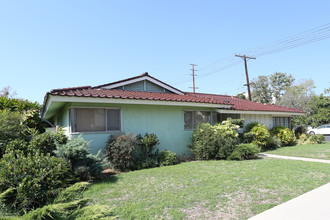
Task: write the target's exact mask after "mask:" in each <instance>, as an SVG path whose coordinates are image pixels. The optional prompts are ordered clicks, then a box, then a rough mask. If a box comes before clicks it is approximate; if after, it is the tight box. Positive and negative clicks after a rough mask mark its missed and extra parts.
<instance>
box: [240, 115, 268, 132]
mask: <svg viewBox="0 0 330 220" xmlns="http://www.w3.org/2000/svg"><path fill="white" fill-rule="evenodd" d="M241 118H243V119H244V126H245V125H247V124H249V123H251V122H254V121H257V122H259V123H261V124H264V125H265V126H266V127H268V128H269V129H270V128H272V127H273V116H272V115H257V114H241Z"/></svg>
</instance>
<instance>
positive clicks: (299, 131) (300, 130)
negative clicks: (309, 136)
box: [294, 126, 307, 138]
mask: <svg viewBox="0 0 330 220" xmlns="http://www.w3.org/2000/svg"><path fill="white" fill-rule="evenodd" d="M306 132H307V127H306V126H299V127H297V128H295V129H294V133H295V135H296V138H298V137H300V135H302V134H306Z"/></svg>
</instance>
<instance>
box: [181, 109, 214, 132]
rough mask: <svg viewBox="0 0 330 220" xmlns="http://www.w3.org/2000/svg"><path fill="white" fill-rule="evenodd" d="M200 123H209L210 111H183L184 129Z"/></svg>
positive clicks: (189, 128) (193, 127) (190, 128)
mask: <svg viewBox="0 0 330 220" xmlns="http://www.w3.org/2000/svg"><path fill="white" fill-rule="evenodd" d="M202 123H211V112H208V111H184V129H185V130H192V129H195V128H196V127H197V125H199V124H202Z"/></svg>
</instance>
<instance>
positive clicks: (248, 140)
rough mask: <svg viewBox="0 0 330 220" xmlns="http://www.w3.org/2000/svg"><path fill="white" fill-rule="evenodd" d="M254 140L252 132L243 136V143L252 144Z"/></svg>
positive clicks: (254, 136)
mask: <svg viewBox="0 0 330 220" xmlns="http://www.w3.org/2000/svg"><path fill="white" fill-rule="evenodd" d="M255 139H256V134H255V133H253V132H247V133H244V134H243V142H244V143H248V144H249V143H252V142H253V141H254V140H255Z"/></svg>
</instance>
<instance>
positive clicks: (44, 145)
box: [30, 130, 67, 154]
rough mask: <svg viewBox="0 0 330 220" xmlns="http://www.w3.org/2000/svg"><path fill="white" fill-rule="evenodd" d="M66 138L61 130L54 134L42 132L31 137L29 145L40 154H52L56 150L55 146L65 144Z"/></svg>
mask: <svg viewBox="0 0 330 220" xmlns="http://www.w3.org/2000/svg"><path fill="white" fill-rule="evenodd" d="M66 142H67V137H66V135H65V134H64V132H63V131H62V130H59V131H56V132H55V133H51V132H44V133H42V134H36V135H33V136H32V139H31V141H30V145H31V146H32V148H34V149H39V150H40V152H42V153H45V154H46V153H50V154H53V151H54V150H55V149H56V144H57V143H58V144H65V143H66Z"/></svg>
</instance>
